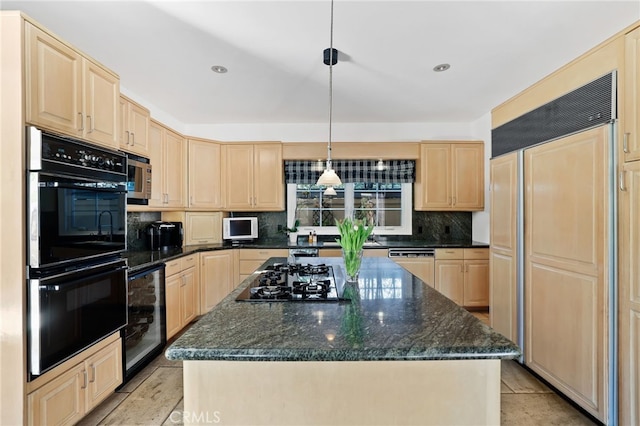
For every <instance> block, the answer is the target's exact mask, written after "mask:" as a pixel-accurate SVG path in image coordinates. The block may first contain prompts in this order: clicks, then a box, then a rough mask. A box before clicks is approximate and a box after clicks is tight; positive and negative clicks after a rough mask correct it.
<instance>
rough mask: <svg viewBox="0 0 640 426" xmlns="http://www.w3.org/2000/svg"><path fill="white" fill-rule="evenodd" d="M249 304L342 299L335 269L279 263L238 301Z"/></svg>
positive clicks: (246, 290)
mask: <svg viewBox="0 0 640 426" xmlns="http://www.w3.org/2000/svg"><path fill="white" fill-rule="evenodd" d="M236 300H238V301H248V302H332V301H333V302H335V301H338V300H340V298H339V294H338V289H337V286H336V279H335V276H334V270H333V266H331V265H325V264H317V265H312V264H300V263H275V264H273V265H270V266H268V267H267V268H266V269H265V270H263V271H261V272H260V273H259V274H258V275H257V276H256V277H255V278H254V279H253V281H252V282H251V284H249V286H248V287H247V288H245V289H244V290H243V291H242V293H240V294H239V295H238V297H237V298H236Z"/></svg>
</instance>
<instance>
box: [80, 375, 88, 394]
mask: <svg viewBox="0 0 640 426" xmlns="http://www.w3.org/2000/svg"><path fill="white" fill-rule="evenodd" d="M86 388H87V370H82V386H80V389H86Z"/></svg>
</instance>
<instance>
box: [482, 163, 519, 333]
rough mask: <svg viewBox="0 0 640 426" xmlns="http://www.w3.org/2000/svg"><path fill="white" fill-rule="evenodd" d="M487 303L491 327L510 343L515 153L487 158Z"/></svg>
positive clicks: (513, 288) (513, 320) (513, 314)
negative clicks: (489, 188) (488, 166)
mask: <svg viewBox="0 0 640 426" xmlns="http://www.w3.org/2000/svg"><path fill="white" fill-rule="evenodd" d="M490 170H491V191H490V194H491V201H490V202H491V208H490V212H491V216H490V224H491V226H490V231H491V232H490V243H491V244H490V246H491V257H490V261H489V277H490V278H489V288H490V289H489V296H490V300H489V306H490V307H491V309H490V310H489V312H490V318H491V327H493V328H494V329H495V330H496V331H498V332H499V333H502V334H503V335H504V336H506V337H507V338H509V339H511V340H512V341H514V342H517V341H518V327H517V315H518V311H517V306H518V305H517V294H516V288H517V282H516V279H517V276H516V274H517V268H516V255H517V247H516V218H517V197H518V190H517V188H518V187H517V183H518V176H517V174H518V155H517V153H512V154H508V155H503V156H501V157H498V158H495V159H492V160H491V163H490Z"/></svg>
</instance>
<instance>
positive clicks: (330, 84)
mask: <svg viewBox="0 0 640 426" xmlns="http://www.w3.org/2000/svg"><path fill="white" fill-rule="evenodd" d="M329 34H330V38H329V144H328V145H327V170H330V169H331V129H332V124H333V0H331V30H330V32H329Z"/></svg>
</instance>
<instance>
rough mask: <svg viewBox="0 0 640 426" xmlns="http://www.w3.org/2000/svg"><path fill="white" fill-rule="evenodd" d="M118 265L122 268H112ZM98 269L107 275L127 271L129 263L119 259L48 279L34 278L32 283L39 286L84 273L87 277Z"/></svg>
mask: <svg viewBox="0 0 640 426" xmlns="http://www.w3.org/2000/svg"><path fill="white" fill-rule="evenodd" d="M118 264H120V266H118V267H116V268H114V267H112V266H114V265H118ZM98 269H100V270H102V269H105V272H106V273H111V272H115V271H120V270H123V269H127V263H126V261H125V260H124V259H117V260H113V261H111V262H106V263H99V264H96V265H91V266H85V267H83V268H78V269H74V270H72V271H65V272H61V273H59V274H56V275H47V276H46V277H39V278H34V279H33V280H31V281H38V283H39V285H42V284H44V283H46V282H47V281H51V280H53V279H60V278H64V277H68V276H72V275H77V274H79V273H82V274H83V275H86V272H90V271H93V270H98Z"/></svg>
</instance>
